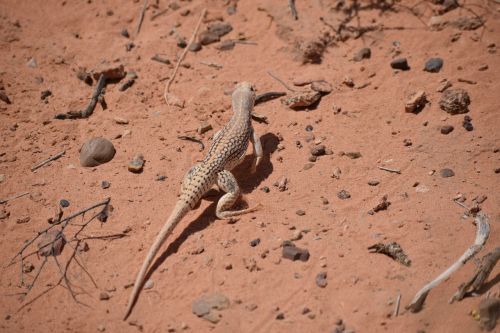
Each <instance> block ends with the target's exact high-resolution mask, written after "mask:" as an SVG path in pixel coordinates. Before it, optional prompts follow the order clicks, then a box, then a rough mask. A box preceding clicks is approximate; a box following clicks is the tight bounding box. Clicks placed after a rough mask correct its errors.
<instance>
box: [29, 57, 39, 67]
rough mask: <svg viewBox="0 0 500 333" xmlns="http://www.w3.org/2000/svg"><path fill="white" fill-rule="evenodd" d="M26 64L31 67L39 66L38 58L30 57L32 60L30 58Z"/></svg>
mask: <svg viewBox="0 0 500 333" xmlns="http://www.w3.org/2000/svg"><path fill="white" fill-rule="evenodd" d="M26 66H28V67H29V68H36V67H37V66H38V64H37V63H36V59H35V58H30V60H28V62H27V63H26Z"/></svg>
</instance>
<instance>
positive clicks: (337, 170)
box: [331, 167, 342, 179]
mask: <svg viewBox="0 0 500 333" xmlns="http://www.w3.org/2000/svg"><path fill="white" fill-rule="evenodd" d="M341 174H342V170H340V168H339V167H335V168H334V169H333V171H332V176H331V177H332V178H335V179H340V175H341Z"/></svg>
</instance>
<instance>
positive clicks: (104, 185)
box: [101, 180, 111, 189]
mask: <svg viewBox="0 0 500 333" xmlns="http://www.w3.org/2000/svg"><path fill="white" fill-rule="evenodd" d="M110 186H111V183H110V182H108V181H107V180H103V181H102V182H101V188H103V189H107V188H109V187H110Z"/></svg>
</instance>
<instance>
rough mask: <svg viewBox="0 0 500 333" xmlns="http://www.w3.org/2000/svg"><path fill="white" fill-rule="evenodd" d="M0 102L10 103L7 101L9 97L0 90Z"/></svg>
mask: <svg viewBox="0 0 500 333" xmlns="http://www.w3.org/2000/svg"><path fill="white" fill-rule="evenodd" d="M0 101H2V102H4V103H6V104H11V103H12V102H11V101H10V99H9V96H7V94H6V93H5V91H3V90H0Z"/></svg>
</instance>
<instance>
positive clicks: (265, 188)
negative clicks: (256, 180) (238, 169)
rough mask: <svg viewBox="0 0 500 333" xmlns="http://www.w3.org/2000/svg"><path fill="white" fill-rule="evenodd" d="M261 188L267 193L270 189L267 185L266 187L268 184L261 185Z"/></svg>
mask: <svg viewBox="0 0 500 333" xmlns="http://www.w3.org/2000/svg"><path fill="white" fill-rule="evenodd" d="M261 190H262V192H264V193H269V192H270V191H271V190H270V189H269V187H268V186H263V187H262V188H261Z"/></svg>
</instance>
